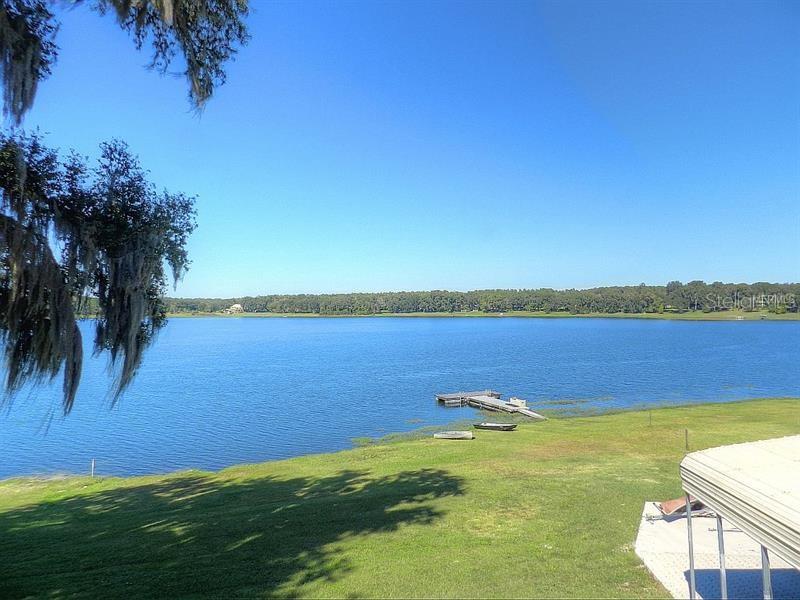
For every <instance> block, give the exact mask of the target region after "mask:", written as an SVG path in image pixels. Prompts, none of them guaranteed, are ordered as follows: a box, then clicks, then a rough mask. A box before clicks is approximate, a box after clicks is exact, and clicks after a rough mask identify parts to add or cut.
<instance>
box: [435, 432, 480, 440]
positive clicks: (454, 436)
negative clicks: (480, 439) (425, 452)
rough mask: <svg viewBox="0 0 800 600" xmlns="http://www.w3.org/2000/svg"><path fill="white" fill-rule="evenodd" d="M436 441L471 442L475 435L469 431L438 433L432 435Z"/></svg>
mask: <svg viewBox="0 0 800 600" xmlns="http://www.w3.org/2000/svg"><path fill="white" fill-rule="evenodd" d="M433 437H435V438H436V439H437V440H471V439H474V438H475V434H473V433H472V432H471V431H438V432H436V433H434V434H433Z"/></svg>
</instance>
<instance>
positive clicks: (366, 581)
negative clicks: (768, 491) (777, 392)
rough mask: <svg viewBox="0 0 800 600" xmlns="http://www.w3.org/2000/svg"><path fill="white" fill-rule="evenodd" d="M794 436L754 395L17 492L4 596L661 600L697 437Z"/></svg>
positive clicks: (65, 480)
mask: <svg viewBox="0 0 800 600" xmlns="http://www.w3.org/2000/svg"><path fill="white" fill-rule="evenodd" d="M648 412H650V414H649V415H648ZM687 432H688V434H687ZM797 434H800V398H784V399H759V400H755V399H754V400H749V401H740V402H734V403H707V404H697V405H691V406H686V407H673V406H669V407H663V408H660V409H653V410H652V411H647V410H639V411H629V412H622V413H616V414H608V415H600V416H591V417H586V418H566V419H552V420H550V421H546V422H537V423H531V424H522V425H520V426H519V427H518V428H517V430H516V431H514V432H508V433H498V432H479V433H478V434H477V435H476V437H475V439H473V440H471V441H446V440H435V439H432V438H431V437H425V438H422V439H416V440H409V441H399V442H398V443H387V444H383V445H369V446H364V447H357V448H353V449H350V450H344V451H340V452H335V453H326V454H313V455H305V456H300V457H297V458H291V459H284V460H277V461H268V462H262V463H251V464H239V465H235V466H231V467H228V468H226V469H223V470H220V471H215V472H209V471H201V470H183V471H174V472H171V473H166V474H161V475H147V476H136V477H105V476H100V477H96V478H94V479H92V478H90V477H89V476H86V475H84V476H76V477H60V478H58V479H42V478H35V479H32V478H27V479H26V478H15V479H8V480H3V481H0V524H2V525H3V531H4V538H3V544H2V547H0V558H2V559H3V564H5V565H7V566H8V568H7V569H6V572H5V573H4V577H3V579H2V580H0V596H9V597H29V596H30V597H33V596H39V595H42V593H43V592H52V593H53V594H55V595H62V596H81V595H86V594H87V593H90V595H92V596H100V597H122V596H125V597H134V596H158V597H175V596H182V595H193V596H198V597H253V596H259V597H260V596H264V597H284V598H297V597H302V598H307V597H326V598H329V597H337V598H346V597H388V596H391V597H422V598H440V597H450V596H452V595H453V594H452V590H454V589H455V590H458V595H459V596H462V597H471V598H472V597H474V598H484V597H487V598H488V597H497V596H498V593H497V590H499V589H502V591H503V593H502V594H501V595H502V596H503V597H509V598H519V597H553V596H558V595H564V590H566V591H567V592H568V595H570V596H574V597H607V598H616V597H635V598H654V599H656V598H664V597H666V591H665V590H664V589H663V588H662V587H661V585H660V584H659V583H658V581H657V580H655V579H654V578H652V577H651V576H650V574H649V573H648V572H647V570H646V569H644V568H643V566H642V563H641V561H640V560H639V559H638V558H637V556H636V554H635V553H634V541H635V539H636V535H637V530H638V527H639V524H640V521H641V512H642V505H643V503H644V502H645V501H651V500H663V499H666V498H676V497H678V496H679V495H680V494H681V483H680V477H679V475H678V464H679V463H680V461H681V459H682V458H683V457H684V456H685V454H686V451H687V441H688V450H689V451H695V450H700V449H703V448H709V447H714V446H720V445H727V444H735V443H740V442H747V441H755V440H761V439H769V438H774V437H780V436H786V435H797ZM598 507H613V510H606V509H599V510H598ZM220 549H223V551H220ZM465 549H467V550H466V551H467V556H466V560H465V559H462V558H461V557H462V556H464V553H465ZM442 556H448V557H455V558H454V559H453V560H449V559H448V560H441V557H442ZM509 558H512V560H509ZM462 561H464V562H463V564H461V565H459V564H458V563H459V562H462ZM587 564H591V565H600V567H601V570H598V571H593V572H592V574H590V575H591V576H587V572H586V565H587ZM164 565H167V567H166V571H159V570H158V569H164V568H165V567H164ZM454 565H455V566H456V568H454ZM470 565H479V568H474V569H472V568H470ZM595 572H597V573H602V577H595V576H594V573H595ZM153 573H158V574H159V575H158V576H155V577H154V576H153V575H152V574H153ZM376 574H379V575H380V577H376ZM56 592H57V593H56ZM51 595H52V594H51Z"/></svg>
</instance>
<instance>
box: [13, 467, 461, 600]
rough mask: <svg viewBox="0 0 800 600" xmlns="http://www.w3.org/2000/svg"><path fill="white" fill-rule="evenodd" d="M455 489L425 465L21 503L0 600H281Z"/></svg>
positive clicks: (170, 485)
mask: <svg viewBox="0 0 800 600" xmlns="http://www.w3.org/2000/svg"><path fill="white" fill-rule="evenodd" d="M462 493H463V483H462V481H461V480H460V479H459V478H457V477H453V476H452V475H449V474H448V473H447V472H446V471H441V470H435V469H422V470H418V471H406V472H402V473H398V474H396V475H391V476H385V477H374V476H371V475H370V474H369V473H367V472H364V471H342V472H339V473H337V474H335V475H332V476H329V477H314V478H310V477H298V478H291V479H280V478H275V477H266V478H260V479H246V480H235V479H226V478H224V477H219V476H215V475H203V474H198V475H184V476H178V477H175V478H171V479H168V480H166V481H162V482H159V483H155V484H150V485H141V486H136V487H128V488H116V489H114V490H110V491H103V492H96V493H89V494H84V495H75V496H71V497H68V498H65V499H63V500H58V501H54V502H44V503H41V504H36V505H31V506H25V507H22V508H18V509H12V510H10V511H8V512H4V513H0V597H2V598H15V597H25V596H51V597H61V596H84V597H103V598H108V597H121V596H125V597H142V596H145V597H176V596H202V595H207V596H214V597H230V596H247V597H253V596H264V595H281V596H291V595H295V594H297V593H299V591H300V590H299V587H300V586H302V585H304V584H307V583H310V582H315V581H320V580H324V581H335V580H336V579H337V578H340V577H342V576H343V575H345V574H346V573H347V572H348V571H349V570H350V569H351V568H352V565H351V564H350V562H349V561H348V559H347V557H346V556H344V555H343V554H341V552H340V551H337V549H336V545H335V542H338V541H341V540H344V539H346V538H348V537H350V536H361V535H367V534H372V533H380V532H390V531H394V530H396V529H397V528H398V526H400V525H401V524H429V523H432V522H433V521H435V520H436V519H438V518H440V517H441V516H442V512H441V511H439V510H437V509H436V508H434V506H433V505H432V501H434V500H435V499H436V498H441V497H445V496H455V495H460V494H462ZM386 560H388V558H386Z"/></svg>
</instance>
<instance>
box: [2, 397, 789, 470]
mask: <svg viewBox="0 0 800 600" xmlns="http://www.w3.org/2000/svg"><path fill="white" fill-rule="evenodd" d="M790 401H796V402H798V403H800V396H796V397H795V396H772V397H754V398H738V399H733V400H724V399H709V400H702V401H698V402H684V403H681V404H653V405H646V404H644V405H642V404H638V405H632V406H630V407H623V408H611V409H608V410H602V409H594V410H586V411H582V410H580V409H578V410H575V411H571V410H570V411H566V410H564V411H562V410H559V409H558V408H555V407H553V406H545V407H544V408H539V409H538V410H537V412H539V413H541V414H542V415H544V416H545V417H546V418H547V419H546V421H539V420H533V419H524V418H522V417H513V416H511V415H504V416H505V417H506V418H505V419H504V420H508V421H509V422H513V423H517V424H518V425H520V426H523V427H529V426H534V425H536V426H546V425H545V424H546V423H547V422H549V421H554V422H565V421H574V420H579V419H589V420H593V419H599V418H603V417H613V416H618V415H636V414H637V413H639V414H643V415H644V414H647V415H648V418H649V416H650V415H654V414H657V413H658V412H660V411H670V410H691V409H700V408H703V407H710V408H712V409H713V408H715V407H721V406H734V407H735V406H737V405H743V404H749V403H758V402H790ZM475 410H476V411H477V409H475ZM484 413H485V414H486V415H495V414H497V413H492V412H487V411H478V414H479V415H480V414H484ZM477 418H479V417H477V416H476V417H475V418H462V419H454V420H452V421H448V422H447V423H443V424H440V425H436V424H433V425H424V424H420V426H419V427H415V428H413V429H409V430H405V431H392V432H387V433H386V434H385V435H381V436H377V437H371V436H357V437H353V438H350V447H347V448H341V449H339V450H330V451H327V452H310V453H307V454H298V455H295V456H289V457H286V458H275V459H269V460H264V461H259V462H255V463H247V462H241V463H232V464H230V465H227V466H224V467H220V468H218V469H207V468H201V467H186V468H182V469H177V470H172V471H153V472H149V473H137V474H128V475H98V476H97V477H96V479H97V480H103V479H118V480H130V479H137V478H148V477H167V476H173V475H177V474H181V473H190V472H191V473H195V472H197V473H208V474H215V473H223V472H225V471H227V470H229V469H237V468H241V467H246V466H252V465H270V464H278V463H284V462H287V461H293V460H301V459H304V458H309V457H310V458H314V457H320V458H321V457H326V458H335V457H336V456H338V455H341V454H343V453H347V452H352V451H353V450H357V449H361V448H370V447H372V448H374V447H376V446H392V445H395V444H403V443H411V442H417V441H420V440H425V439H427V438H429V437H431V435H432V434H433V432H434V431H442V430H448V429H453V428H471V424H472V422H474V421H475V420H476V419H477ZM74 478H80V479H84V478H86V475H85V474H82V473H71V472H66V471H54V472H50V473H47V472H43V473H29V474H22V475H10V476H8V477H0V486H2V485H3V484H6V483H8V482H13V481H31V482H34V481H45V482H46V481H64V480H70V479H74Z"/></svg>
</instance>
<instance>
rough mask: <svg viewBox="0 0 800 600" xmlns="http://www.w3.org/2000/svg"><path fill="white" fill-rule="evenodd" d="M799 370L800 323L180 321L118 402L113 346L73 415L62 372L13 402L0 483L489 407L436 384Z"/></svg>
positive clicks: (243, 458)
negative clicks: (445, 403)
mask: <svg viewBox="0 0 800 600" xmlns="http://www.w3.org/2000/svg"><path fill="white" fill-rule="evenodd" d="M82 327H83V328H84V337H87V338H88V337H89V335H90V324H88V323H85V324H83V325H82ZM798 365H800V322H681V321H645V320H634V319H521V318H501V319H500V318H451V319H448V318H357V319H348V318H337V319H325V318H268V319H266V318H265V319H258V318H241V319H237V318H218V319H216V318H199V319H172V320H171V321H170V323H169V325H168V326H167V327H166V329H165V330H164V331H163V332H162V333H161V335H160V337H159V339H158V341H157V342H156V344H155V346H153V347H152V348H151V349H150V350H149V352H148V353H147V355H146V357H145V363H144V366H143V367H142V369H141V371H140V373H139V375H138V377H137V378H136V380H135V382H134V384H133V386H132V387H131V389H130V390H129V391H128V392H127V393H126V395H125V396H124V397H123V399H122V400H121V401H120V402H119V403H118V404H117V405H116V406H115V407H114V408H113V409H112V408H110V407H109V398H108V395H107V390H108V387H109V383H110V378H109V375H108V373H107V371H106V362H105V359H102V358H101V359H91V360H88V361H87V364H86V365H85V369H84V376H83V381H82V384H81V389H80V391H79V394H78V398H77V402H76V406H75V409H74V410H73V412H72V414H71V415H70V416H68V417H66V418H61V417H60V412H59V409H60V407H59V401H60V398H59V393H58V389H59V386H60V381H59V382H58V384H57V385H54V386H52V387H50V388H46V389H38V390H35V391H33V392H29V393H23V394H21V395H20V396H18V397H17V398H16V399H15V400H14V402H13V404H12V405H11V408H10V410H9V409H6V410H3V411H2V412H0V477H8V476H12V475H19V474H34V473H53V472H82V473H85V472H87V470H88V468H89V464H90V460H91V459H92V458H96V460H97V470H98V472H99V473H100V474H106V475H108V474H115V475H124V474H134V473H137V474H138V473H153V472H164V471H170V470H174V469H183V468H190V467H192V468H203V469H218V468H222V467H225V466H228V465H232V464H235V463H240V462H256V461H263V460H268V459H275V458H284V457H290V456H296V455H300V454H307V453H311V452H326V451H331V450H338V449H342V448H347V447H350V446H351V445H352V442H351V440H352V438H355V437H363V436H371V437H375V436H382V435H385V434H387V433H390V432H401V431H407V430H411V429H415V428H418V427H421V426H425V425H439V424H445V423H448V422H452V421H454V420H458V419H463V418H471V417H473V416H474V415H475V412H474V411H473V410H472V409H468V408H464V409H445V408H442V407H440V406H438V405H437V404H436V402H435V401H434V394H436V393H437V392H439V393H440V392H453V391H459V390H467V389H484V388H493V389H496V390H498V391H500V392H502V393H503V394H504V395H516V396H520V397H522V398H526V399H527V400H528V401H529V404H530V405H532V406H533V407H534V409H535V408H537V407H538V408H549V409H554V408H556V409H562V410H575V409H581V410H609V409H618V408H627V407H633V406H643V405H663V404H683V403H692V402H704V401H720V400H737V399H742V398H754V397H765V396H800V368H798ZM54 413H55V417H54V418H52V419H49V418H48V417H49V416H52V415H53V414H54Z"/></svg>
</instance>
